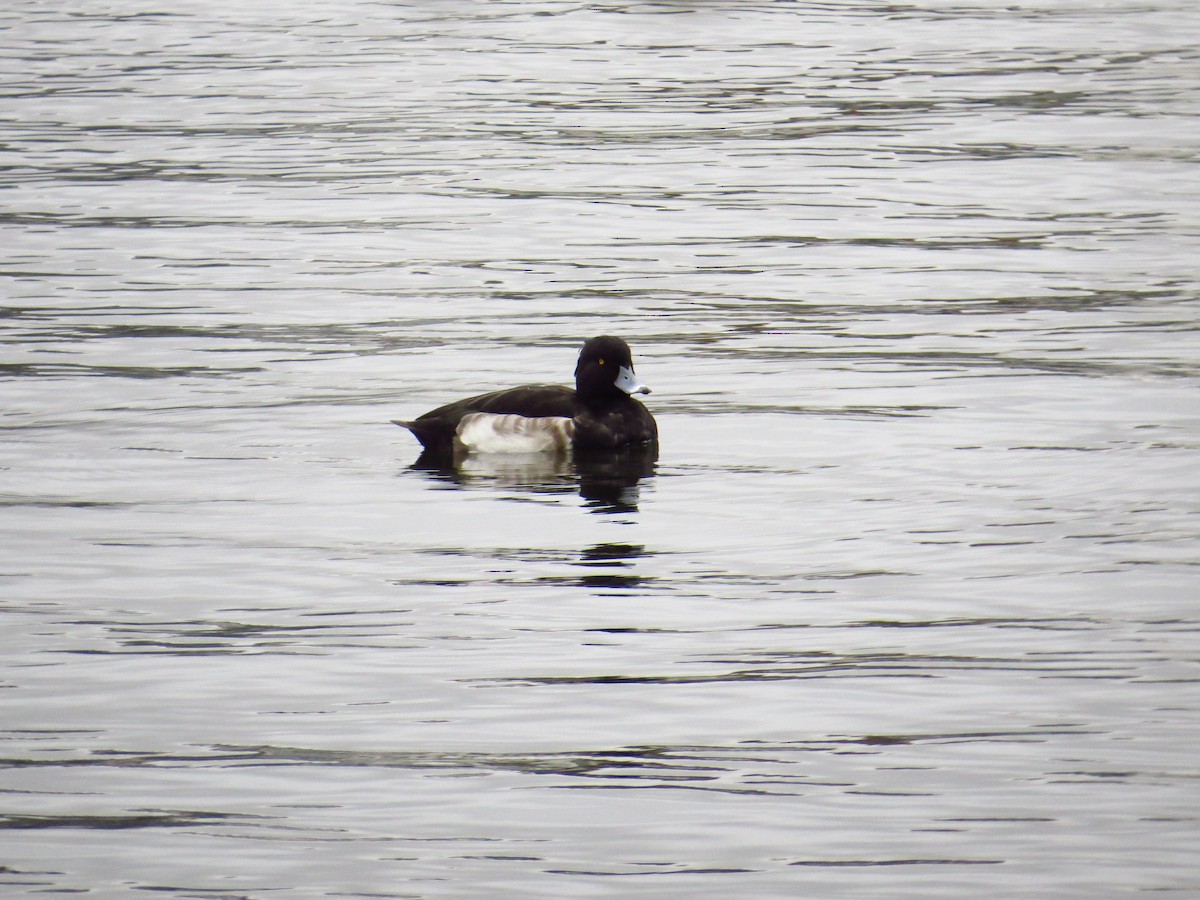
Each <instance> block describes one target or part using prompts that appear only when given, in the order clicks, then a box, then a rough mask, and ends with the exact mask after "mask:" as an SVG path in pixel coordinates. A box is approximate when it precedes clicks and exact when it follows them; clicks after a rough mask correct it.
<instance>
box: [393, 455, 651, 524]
mask: <svg viewBox="0 0 1200 900" xmlns="http://www.w3.org/2000/svg"><path fill="white" fill-rule="evenodd" d="M657 461H658V446H657V445H649V446H645V447H629V448H624V449H622V450H618V451H614V452H607V453H578V452H577V453H575V454H574V455H573V456H560V455H555V454H485V455H474V456H472V455H467V456H457V457H456V456H455V455H454V454H439V453H435V452H431V451H428V450H426V451H424V452H422V453H421V455H420V456H419V457H418V458H417V461H416V462H415V463H413V465H412V468H413V469H414V470H418V471H423V472H428V473H429V475H430V477H431V478H433V479H434V480H436V481H438V482H440V483H443V484H453V485H456V486H459V487H464V488H469V487H479V486H482V485H486V486H490V487H503V488H507V489H509V490H510V491H514V490H515V491H516V492H518V493H523V494H531V495H535V496H536V495H539V494H562V493H567V492H571V491H576V490H577V491H578V493H579V496H580V497H582V498H583V500H584V501H585V506H586V508H588V509H589V510H591V511H592V512H596V513H601V514H610V513H628V512H636V511H637V508H638V501H639V499H640V497H641V491H642V487H643V486H644V485H643V483H644V484H645V485H649V484H650V483H651V482H650V481H648V480H647V479H650V478H651V477H652V476H653V475H654V464H655V463H656V462H657Z"/></svg>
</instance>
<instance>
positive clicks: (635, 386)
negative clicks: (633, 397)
mask: <svg viewBox="0 0 1200 900" xmlns="http://www.w3.org/2000/svg"><path fill="white" fill-rule="evenodd" d="M616 385H617V387H619V388H620V389H621V390H623V391H624V392H625V393H627V394H648V393H650V388H648V387H646V385H644V384H642V383H641V382H640V381H638V377H637V376H636V375H634V374H633V369H631V368H629V366H621V368H620V369H618V370H617V380H616Z"/></svg>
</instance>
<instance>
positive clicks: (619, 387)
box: [392, 335, 658, 455]
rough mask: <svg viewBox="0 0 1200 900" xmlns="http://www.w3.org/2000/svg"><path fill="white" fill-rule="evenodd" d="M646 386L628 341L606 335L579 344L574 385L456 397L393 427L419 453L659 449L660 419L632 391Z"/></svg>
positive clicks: (528, 386)
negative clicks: (410, 438)
mask: <svg viewBox="0 0 1200 900" xmlns="http://www.w3.org/2000/svg"><path fill="white" fill-rule="evenodd" d="M649 393H650V388H648V387H647V386H646V385H644V384H643V383H642V382H641V381H640V380H639V379H638V377H637V375H636V374H635V372H634V368H633V354H632V352H631V351H630V349H629V345H628V344H627V343H626V342H625V341H624V340H623V339H621V338H619V337H614V336H612V335H602V336H600V337H594V338H592V339H590V340H588V341H587V342H586V343H584V345H583V348H582V349H581V350H580V351H579V360H578V362H577V363H576V365H575V387H574V388H570V387H566V386H565V385H558V384H526V385H522V386H520V387H513V388H506V389H504V390H499V391H492V392H491V393H487V394H479V395H477V396H474V397H468V398H466V399H465V400H456V401H454V402H453V403H447V404H446V405H445V406H439V407H438V408H437V409H434V410H431V411H429V412H427V413H425V414H424V415H421V416H418V417H417V418H415V419H413V420H411V421H406V420H401V419H393V420H392V422H393V424H396V425H399V426H401V427H402V428H407V429H408V430H409V431H410V432H412V434H413V436H415V437H416V439H417V440H418V441H420V442H421V446H422V448H423V451H424V453H426V454H436V455H446V454H454V455H460V454H465V453H494V452H512V453H530V452H534V453H538V452H553V453H566V452H569V451H583V452H590V451H612V450H621V449H623V448H627V447H635V446H647V445H654V446H655V447H656V446H657V443H658V423H657V422H655V421H654V416H653V415H651V413H650V410H648V409H647V408H646V407H645V406H644V405H643V404H642V403H641V402H639V401H638V400H636V399H634V395H635V394H649Z"/></svg>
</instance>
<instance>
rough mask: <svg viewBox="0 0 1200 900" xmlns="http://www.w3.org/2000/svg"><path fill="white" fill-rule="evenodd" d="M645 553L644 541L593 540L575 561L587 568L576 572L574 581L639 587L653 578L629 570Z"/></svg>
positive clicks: (585, 585)
mask: <svg viewBox="0 0 1200 900" xmlns="http://www.w3.org/2000/svg"><path fill="white" fill-rule="evenodd" d="M647 555H648V554H647V553H646V547H645V545H644V544H596V545H595V546H593V547H588V548H587V549H585V550H584V551H583V554H582V556H581V558H580V560H579V561H578V562H576V563H574V565H576V566H582V567H584V568H586V569H588V570H589V571H588V573H587V574H586V575H581V576H579V578H578V579H576V583H577V584H580V585H583V586H584V587H590V588H625V589H628V588H636V587H642V586H643V585H645V584H647V583H648V582H649V581H651V580H652V579H651V578H649V577H648V576H646V575H638V574H636V573H634V572H631V571H629V570H630V569H631V568H632V567H633V564H634V561H635V560H637V559H639V558H641V557H643V556H647ZM621 630H623V629H621Z"/></svg>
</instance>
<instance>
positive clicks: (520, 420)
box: [455, 413, 575, 453]
mask: <svg viewBox="0 0 1200 900" xmlns="http://www.w3.org/2000/svg"><path fill="white" fill-rule="evenodd" d="M574 437H575V423H574V422H573V421H572V420H570V419H568V418H565V417H563V416H546V417H544V418H530V417H529V416H516V415H508V414H504V415H498V414H495V413H468V414H467V415H465V416H463V418H462V421H461V422H459V423H458V430H457V431H455V442H456V443H457V444H459V445H460V446H461V447H463V448H464V449H465V450H469V451H470V452H472V453H545V452H547V451H550V452H554V453H563V452H565V451H566V450H569V449H570V447H571V439H572V438H574Z"/></svg>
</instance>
